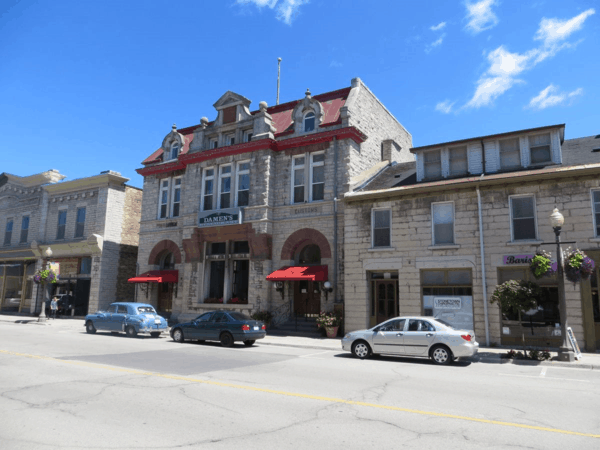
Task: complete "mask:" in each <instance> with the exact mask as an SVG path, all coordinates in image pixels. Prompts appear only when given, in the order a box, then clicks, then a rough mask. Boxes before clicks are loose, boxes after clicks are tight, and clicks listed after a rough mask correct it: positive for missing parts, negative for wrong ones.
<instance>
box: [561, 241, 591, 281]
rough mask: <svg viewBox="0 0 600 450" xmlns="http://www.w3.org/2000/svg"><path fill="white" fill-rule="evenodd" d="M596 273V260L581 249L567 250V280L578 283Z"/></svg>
mask: <svg viewBox="0 0 600 450" xmlns="http://www.w3.org/2000/svg"><path fill="white" fill-rule="evenodd" d="M593 273H594V260H593V259H592V258H590V257H589V256H587V255H586V254H585V253H584V252H582V251H581V250H579V249H575V250H571V248H568V249H567V250H566V252H565V276H566V277H567V280H569V281H571V282H573V283H578V282H580V281H581V280H587V279H588V278H589V277H590V276H591V275H592V274H593Z"/></svg>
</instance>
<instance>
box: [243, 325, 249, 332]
mask: <svg viewBox="0 0 600 450" xmlns="http://www.w3.org/2000/svg"><path fill="white" fill-rule="evenodd" d="M242 331H250V325H242Z"/></svg>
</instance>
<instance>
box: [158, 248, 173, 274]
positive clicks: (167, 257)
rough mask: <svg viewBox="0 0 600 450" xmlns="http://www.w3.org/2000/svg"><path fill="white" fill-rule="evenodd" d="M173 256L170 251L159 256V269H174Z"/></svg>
mask: <svg viewBox="0 0 600 450" xmlns="http://www.w3.org/2000/svg"><path fill="white" fill-rule="evenodd" d="M174 269H175V256H174V255H173V253H171V252H167V253H165V254H164V255H162V256H161V258H160V270H174Z"/></svg>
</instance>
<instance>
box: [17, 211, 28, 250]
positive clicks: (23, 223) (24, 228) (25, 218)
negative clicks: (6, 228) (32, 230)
mask: <svg viewBox="0 0 600 450" xmlns="http://www.w3.org/2000/svg"><path fill="white" fill-rule="evenodd" d="M28 234H29V216H23V218H22V219H21V239H20V241H19V242H20V243H21V244H24V243H26V242H27V235H28Z"/></svg>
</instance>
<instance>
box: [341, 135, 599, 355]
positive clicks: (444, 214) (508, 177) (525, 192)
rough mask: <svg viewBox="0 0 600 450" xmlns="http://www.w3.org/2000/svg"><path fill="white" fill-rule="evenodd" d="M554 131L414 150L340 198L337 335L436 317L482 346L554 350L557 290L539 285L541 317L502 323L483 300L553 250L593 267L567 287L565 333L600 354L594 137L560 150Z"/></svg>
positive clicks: (525, 275)
mask: <svg viewBox="0 0 600 450" xmlns="http://www.w3.org/2000/svg"><path fill="white" fill-rule="evenodd" d="M564 130H565V127H564V125H555V126H548V127H541V128H535V129H528V130H519V131H514V132H509V133H502V134H497V135H490V136H482V137H475V138H469V139H464V140H460V141H454V142H447V143H442V144H436V145H429V146H425V147H417V148H412V149H411V152H412V153H413V154H414V155H415V158H416V162H413V163H406V164H396V165H394V164H390V165H389V166H388V167H387V168H385V169H384V170H383V171H382V172H381V173H379V174H378V175H377V176H376V177H375V178H374V179H373V180H372V181H371V182H370V183H369V184H368V185H367V186H366V187H364V188H363V189H361V190H357V191H355V192H352V193H348V194H346V196H345V199H344V200H345V203H346V207H345V218H344V233H345V237H344V244H345V251H344V268H345V274H344V279H345V288H344V289H345V292H346V296H345V302H346V304H345V308H346V322H345V326H346V330H347V331H350V330H356V329H360V328H366V327H370V326H372V325H375V324H376V323H379V322H381V321H383V320H385V319H387V318H388V317H393V316H395V315H411V314H416V315H436V317H442V318H445V319H447V320H449V321H451V322H454V323H456V324H459V325H460V326H461V327H463V326H464V327H470V328H472V329H474V330H475V332H476V335H477V336H478V340H479V341H480V342H483V343H486V342H487V343H495V344H502V345H514V344H517V343H518V342H520V339H521V333H522V332H524V333H525V336H526V340H527V342H528V344H530V345H535V346H539V347H558V345H559V344H560V340H561V338H560V328H559V325H558V324H559V323H560V316H559V310H558V285H557V278H556V276H554V277H549V278H544V279H541V280H539V281H537V282H538V283H539V284H540V285H541V286H542V288H543V290H544V295H545V298H544V302H543V305H542V308H541V309H539V310H537V311H531V312H530V315H529V316H525V317H523V318H522V322H521V323H519V321H518V317H512V316H506V315H502V314H501V313H500V310H499V307H498V306H497V305H495V304H490V302H489V299H490V297H491V295H492V293H493V292H494V289H495V287H496V286H497V285H498V284H500V283H502V282H504V281H507V280H510V279H517V280H518V279H526V280H530V279H532V275H531V273H530V270H529V265H528V261H529V259H530V258H531V257H532V256H533V255H534V254H535V253H536V251H537V250H538V249H540V248H543V249H544V250H546V251H549V252H551V253H552V254H553V255H554V256H556V246H555V245H553V243H554V241H555V234H554V231H553V228H552V226H551V224H550V219H549V217H550V215H551V213H552V210H553V209H554V208H558V209H559V210H560V211H561V213H562V214H563V215H564V217H565V223H564V226H563V227H562V233H561V239H562V241H565V242H570V241H573V242H576V243H574V244H570V245H564V246H563V249H565V247H568V246H570V247H576V248H579V249H581V250H583V251H585V252H586V253H587V254H588V255H589V256H590V257H592V258H593V259H594V260H595V263H596V274H595V275H594V276H593V277H592V278H591V280H587V281H583V282H581V283H577V284H573V283H570V282H565V283H566V304H567V317H568V321H569V326H570V327H571V328H572V329H573V331H574V333H575V336H576V338H577V340H578V341H579V343H580V347H581V348H582V349H584V348H585V349H586V350H588V351H595V350H596V349H597V348H598V345H600V311H599V305H598V266H599V265H600V264H599V263H600V248H599V244H600V228H599V227H600V178H599V175H600V158H599V156H598V155H600V153H599V152H600V136H595V137H594V136H592V137H588V138H580V139H571V140H564Z"/></svg>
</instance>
